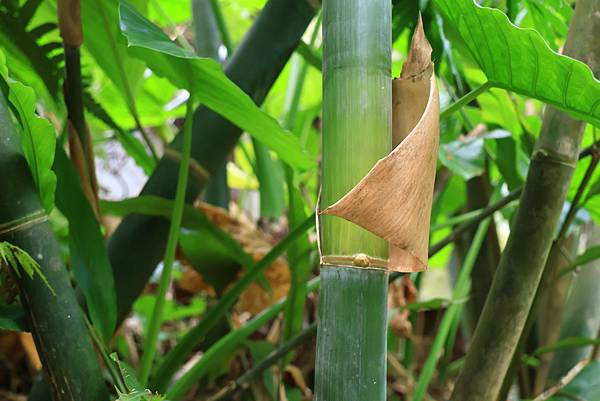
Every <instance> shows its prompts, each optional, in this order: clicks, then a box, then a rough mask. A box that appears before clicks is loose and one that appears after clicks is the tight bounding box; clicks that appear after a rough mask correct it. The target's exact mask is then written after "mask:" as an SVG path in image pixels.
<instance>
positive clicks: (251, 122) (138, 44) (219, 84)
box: [119, 2, 314, 169]
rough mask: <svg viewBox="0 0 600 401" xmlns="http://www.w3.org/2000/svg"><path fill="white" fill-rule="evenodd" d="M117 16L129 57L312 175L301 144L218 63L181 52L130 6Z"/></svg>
mask: <svg viewBox="0 0 600 401" xmlns="http://www.w3.org/2000/svg"><path fill="white" fill-rule="evenodd" d="M119 11H120V17H121V29H122V31H123V34H124V35H125V36H126V38H127V40H128V42H129V45H130V46H132V47H133V48H132V49H131V54H133V55H134V56H136V57H139V58H140V59H142V60H144V61H146V63H147V64H148V67H149V68H150V69H152V71H154V72H155V73H156V74H158V75H160V76H164V77H165V78H167V79H169V80H170V81H171V82H172V83H173V84H174V85H175V86H177V87H179V88H185V89H188V90H189V91H192V92H194V96H195V97H196V99H198V100H199V101H200V102H201V103H203V104H204V105H206V106H207V107H208V108H210V109H212V110H214V111H215V112H217V113H219V114H221V115H222V116H223V117H225V118H227V119H228V120H230V121H232V122H233V123H234V124H236V125H237V126H239V127H240V128H242V129H243V130H245V131H247V132H248V133H249V134H250V135H252V136H253V137H254V138H256V139H257V140H259V141H261V142H262V143H264V144H265V145H266V146H268V147H269V148H270V149H272V150H273V151H275V152H276V153H277V154H278V156H279V157H280V158H281V159H283V160H284V161H286V162H287V163H288V164H290V165H291V166H293V167H295V168H298V169H308V168H310V167H312V166H313V165H314V163H313V161H312V160H311V158H310V157H309V156H308V155H307V154H306V153H304V152H303V151H302V148H301V146H300V143H299V141H298V140H297V138H296V137H295V136H293V135H292V134H290V133H289V132H287V131H285V130H284V129H283V128H281V126H280V125H279V124H278V123H277V121H276V120H275V119H273V118H272V117H270V116H269V115H267V114H266V113H264V112H263V111H262V110H260V108H259V107H258V106H257V105H256V104H255V103H254V102H253V101H252V99H251V98H250V97H249V96H248V95H247V94H246V93H244V92H243V91H242V90H241V89H240V88H238V87H237V86H236V85H235V84H234V83H233V82H231V81H230V80H229V79H228V78H227V77H226V76H225V74H224V73H223V70H222V68H221V66H220V65H219V63H217V62H216V61H214V60H212V59H207V58H199V57H196V55H195V54H194V53H193V52H191V51H189V50H187V49H184V48H182V47H179V46H178V45H177V44H175V43H174V42H173V41H171V40H170V39H169V37H168V36H167V35H166V34H165V33H164V32H163V31H162V30H161V29H160V28H159V27H157V26H156V25H154V24H152V23H151V22H150V21H148V20H147V19H146V18H145V17H144V16H143V15H141V14H140V13H139V12H137V10H136V9H135V8H134V7H132V6H131V5H130V4H128V3H126V2H122V3H121V5H120V7H119Z"/></svg>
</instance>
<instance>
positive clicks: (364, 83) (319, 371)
mask: <svg viewBox="0 0 600 401" xmlns="http://www.w3.org/2000/svg"><path fill="white" fill-rule="evenodd" d="M323 44H324V48H323V163H322V166H323V170H322V177H323V183H322V191H321V204H320V209H321V210H324V209H325V208H326V207H328V206H330V205H332V204H333V203H334V202H336V201H337V200H338V199H340V198H341V197H342V196H343V195H345V194H346V192H348V191H349V190H350V189H352V187H353V186H354V185H356V183H357V182H358V181H359V180H360V179H361V178H362V177H363V176H364V175H365V174H366V173H367V172H368V171H369V170H370V169H371V167H372V166H373V165H374V164H375V163H376V162H377V161H378V160H379V159H381V158H382V157H384V156H385V155H387V154H388V153H389V151H390V147H391V120H392V119H391V105H392V92H391V2H389V1H386V0H328V1H326V2H325V3H324V4H323ZM367 133H368V135H367ZM320 229H321V233H320V234H321V235H320V236H321V253H322V260H323V261H325V260H326V259H327V258H332V257H333V258H339V257H340V256H341V257H345V258H350V259H352V257H354V256H355V255H357V254H364V255H367V256H368V257H370V258H379V259H387V257H388V245H387V242H386V241H385V240H383V239H381V238H378V237H376V236H375V235H373V234H371V233H369V232H367V231H366V230H364V229H362V228H360V227H358V226H356V225H354V224H352V223H350V222H348V221H346V220H343V219H341V218H338V217H335V216H322V219H321V227H320ZM388 276H389V275H388V272H387V271H386V270H382V269H377V268H372V266H371V268H360V267H357V266H352V263H351V262H348V265H343V264H340V263H336V262H333V263H331V264H322V266H321V294H320V303H319V328H318V334H317V360H316V372H315V399H316V401H355V400H356V401H359V400H360V401H364V400H369V401H383V400H385V399H386V387H387V382H386V343H387V335H386V333H387V330H386V329H387V286H388Z"/></svg>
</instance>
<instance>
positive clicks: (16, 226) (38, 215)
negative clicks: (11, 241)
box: [0, 209, 48, 237]
mask: <svg viewBox="0 0 600 401" xmlns="http://www.w3.org/2000/svg"><path fill="white" fill-rule="evenodd" d="M46 221H48V215H47V214H46V212H45V211H44V210H41V209H39V210H36V211H35V212H32V213H29V214H27V215H25V216H21V217H19V218H16V219H14V220H11V221H7V222H5V223H0V237H2V236H3V235H7V234H12V233H15V232H17V231H21V230H24V229H26V228H28V227H31V226H34V225H36V224H42V223H45V222H46Z"/></svg>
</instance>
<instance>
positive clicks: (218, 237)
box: [100, 195, 254, 269]
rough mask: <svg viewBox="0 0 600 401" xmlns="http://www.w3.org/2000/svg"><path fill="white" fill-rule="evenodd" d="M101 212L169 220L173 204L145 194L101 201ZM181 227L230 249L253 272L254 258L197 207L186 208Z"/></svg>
mask: <svg viewBox="0 0 600 401" xmlns="http://www.w3.org/2000/svg"><path fill="white" fill-rule="evenodd" d="M100 209H101V210H102V213H103V214H111V215H114V216H122V217H125V216H127V215H128V214H131V213H137V214H145V215H149V216H160V217H164V218H167V219H170V218H171V215H172V212H173V201H170V200H168V199H164V198H161V197H158V196H152V195H146V196H138V197H137V198H130V199H125V200H122V201H100ZM181 225H182V226H183V227H185V228H189V229H191V230H198V231H201V232H206V233H207V234H208V235H209V236H210V237H211V238H212V239H213V240H214V241H216V242H217V243H219V244H220V245H221V246H222V247H223V248H224V249H226V250H227V252H228V254H229V256H230V257H232V258H233V259H235V260H236V261H237V262H238V263H239V264H241V265H242V266H244V267H245V268H247V269H250V268H252V267H253V266H254V260H253V259H252V256H250V255H249V254H248V253H247V252H246V251H245V250H244V248H242V246H241V245H240V244H239V243H238V242H237V241H236V240H235V239H233V238H232V237H231V236H230V235H229V234H227V233H226V232H225V231H223V230H221V229H220V228H218V227H217V226H215V225H214V224H212V223H211V222H210V220H208V218H207V217H206V216H205V215H204V214H202V213H201V212H200V211H198V210H197V209H196V208H194V207H192V206H189V205H186V206H185V207H184V209H183V219H182V221H181Z"/></svg>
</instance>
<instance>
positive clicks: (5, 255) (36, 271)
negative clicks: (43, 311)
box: [0, 241, 56, 295]
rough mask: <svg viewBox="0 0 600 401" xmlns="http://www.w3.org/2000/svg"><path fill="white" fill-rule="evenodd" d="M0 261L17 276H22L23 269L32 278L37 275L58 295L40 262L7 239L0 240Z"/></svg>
mask: <svg viewBox="0 0 600 401" xmlns="http://www.w3.org/2000/svg"><path fill="white" fill-rule="evenodd" d="M0 262H1V263H0V266H1V265H2V264H4V265H5V266H8V267H9V268H11V269H12V271H13V272H14V274H15V275H16V276H17V277H21V270H22V271H24V272H25V274H26V275H27V277H29V278H31V279H32V278H33V276H34V275H37V276H38V277H39V278H40V279H41V280H42V281H43V282H44V284H45V285H46V287H48V289H49V290H50V292H52V294H54V295H56V293H55V292H54V289H52V287H51V286H50V283H48V280H47V279H46V276H44V274H43V273H42V270H41V269H40V265H39V264H38V262H37V261H36V260H35V259H33V258H32V257H31V256H29V254H28V253H27V252H25V251H24V250H22V249H21V248H19V247H18V246H16V245H13V244H11V243H10V242H6V241H5V242H0Z"/></svg>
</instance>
